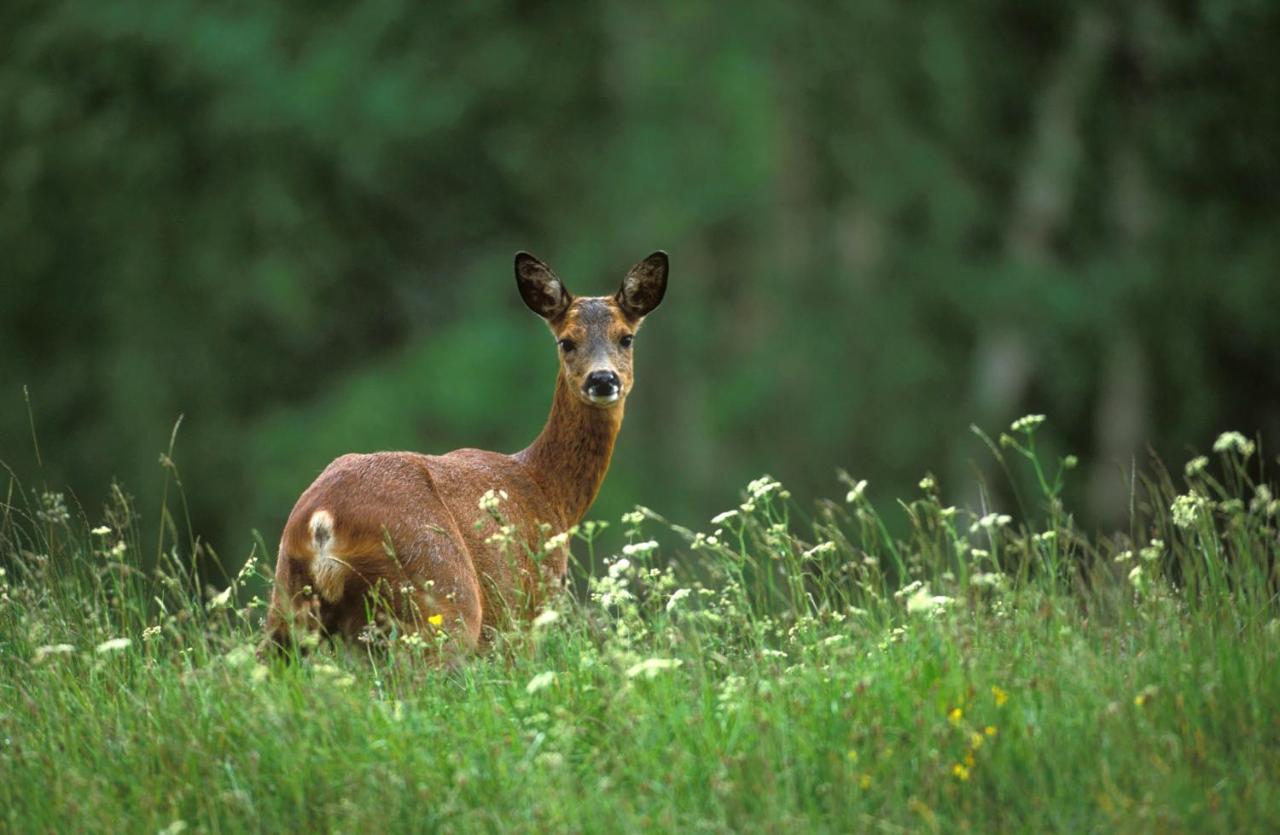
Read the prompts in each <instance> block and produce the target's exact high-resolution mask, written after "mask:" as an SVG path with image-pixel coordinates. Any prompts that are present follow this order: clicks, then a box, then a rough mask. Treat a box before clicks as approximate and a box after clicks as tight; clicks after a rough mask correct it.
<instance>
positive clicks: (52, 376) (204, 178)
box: [0, 0, 1280, 550]
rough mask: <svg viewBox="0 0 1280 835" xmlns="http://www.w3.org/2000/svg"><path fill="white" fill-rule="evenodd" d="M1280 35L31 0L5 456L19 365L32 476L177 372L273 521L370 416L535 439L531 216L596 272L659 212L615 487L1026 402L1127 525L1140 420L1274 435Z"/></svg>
mask: <svg viewBox="0 0 1280 835" xmlns="http://www.w3.org/2000/svg"><path fill="white" fill-rule="evenodd" d="M1277 42H1280V7H1277V6H1276V5H1275V4H1272V3H1268V2H1265V1H1264V0H1253V1H1252V2H1246V0H1238V1H1237V2H1227V1H1226V0H1204V1H1203V2H1192V1H1191V0H1185V1H1183V0H1179V1H1178V2H1174V0H1148V1H1147V2H1140V3H1133V4H1119V5H1116V4H1097V3H1087V2H1068V3H1057V4H1040V5H1035V4H1030V5H1029V4H1026V3H1018V2H1012V0H977V2H972V3H966V4H954V3H946V2H939V1H938V0H915V2H909V3H902V2H889V1H888V0H870V2H858V3H840V4H822V5H821V6H814V7H805V6H802V5H800V4H778V3H769V2H755V0H748V2H744V3H740V4H736V5H734V6H733V7H732V10H730V9H729V8H728V7H725V6H722V5H719V4H690V3H682V2H661V3H649V4H627V3H618V2H606V3H601V4H567V3H517V2H505V1H504V0H479V1H478V2H468V3H465V4H443V5H442V4H421V3H410V2H403V1H402V0H368V1H367V2H362V3H359V4H338V3H300V2H292V3H273V4H259V3H242V2H233V3H217V4H215V3H201V2H189V1H188V0H170V1H169V2H163V3H160V2H136V1H131V0H116V2H112V3H96V2H87V1H86V0H69V2H40V3H36V2H10V3H7V4H5V6H4V7H3V9H2V10H0V56H2V57H0V183H3V185H2V186H0V247H2V248H3V251H4V253H5V257H4V259H3V262H2V266H0V269H2V270H3V273H2V274H0V280H2V287H3V296H2V300H0V403H3V404H4V408H3V409H0V459H3V460H4V461H6V462H8V463H9V464H10V465H12V466H13V467H14V468H15V469H16V470H17V471H18V472H19V473H22V474H24V475H27V476H31V474H32V473H34V472H35V470H34V463H33V457H32V450H31V443H30V435H29V431H28V427H27V415H26V411H25V408H24V406H23V403H22V394H21V386H22V385H24V384H27V385H29V386H30V387H31V390H32V392H33V401H34V406H35V415H36V425H37V429H38V431H39V434H40V438H41V440H42V443H43V449H44V452H45V453H46V454H45V458H46V459H47V460H46V461H45V466H44V469H43V471H42V472H41V473H40V475H39V478H40V479H43V480H46V481H49V482H51V483H55V484H61V483H67V484H70V485H71V486H72V487H74V488H76V489H79V490H81V491H82V492H81V498H82V500H84V501H85V502H86V503H94V504H96V503H97V502H98V501H100V499H101V497H102V496H103V495H104V492H105V490H106V487H107V485H108V484H109V482H110V480H111V479H112V478H119V479H120V480H121V481H122V482H124V483H125V484H127V485H128V486H129V487H130V488H131V489H133V490H135V491H137V492H140V493H143V494H144V498H145V497H146V496H147V495H149V494H148V491H149V490H151V489H153V486H158V484H159V482H160V475H159V471H158V469H157V468H156V466H155V460H156V453H157V452H158V451H159V450H161V449H163V448H165V447H166V445H167V441H168V436H169V432H170V428H171V426H172V424H173V422H174V421H175V419H176V418H177V416H178V415H179V414H184V415H185V416H186V420H185V423H184V426H183V430H182V434H181V435H180V438H179V444H178V455H177V459H178V462H179V465H180V466H181V467H182V473H183V476H184V480H185V481H186V483H187V484H188V485H190V488H191V489H190V491H189V492H190V499H191V501H192V508H193V513H194V515H195V521H196V528H197V529H198V530H200V531H203V532H205V533H206V534H208V535H210V536H211V537H212V538H213V539H214V540H215V541H216V542H218V543H220V544H222V545H223V549H224V550H227V549H236V550H243V549H244V548H247V544H248V531H249V530H250V529H251V528H258V529H260V530H262V531H263V532H264V535H265V536H266V538H267V539H268V541H270V540H272V539H274V537H275V535H276V532H277V531H278V530H279V528H280V526H281V525H282V524H283V520H284V518H285V516H286V515H287V513H288V510H289V508H290V506H291V505H292V502H293V500H294V498H296V496H297V494H298V493H299V492H300V491H301V489H302V488H303V487H305V486H306V484H307V483H308V482H309V481H310V479H311V478H312V477H313V476H314V475H315V474H316V473H317V472H318V471H319V470H320V469H321V468H322V467H323V466H324V465H325V464H326V463H327V462H328V461H329V460H330V459H331V458H333V457H334V456H336V455H338V454H340V453H342V452H346V451H353V450H373V449H380V448H396V447H401V448H412V449H420V450H424V451H437V452H438V451H445V450H448V449H452V448H455V447H459V446H479V447H488V448H496V449H501V450H514V449H518V448H520V447H521V446H523V445H524V444H525V443H526V442H527V441H528V440H529V439H530V438H532V437H533V435H534V434H535V433H536V431H537V430H538V428H539V426H540V424H541V422H542V420H543V418H544V417H545V414H546V409H547V407H548V404H549V401H550V393H551V384H552V380H553V377H554V373H555V372H554V363H555V359H554V350H553V346H552V343H551V340H550V339H549V338H548V337H547V336H546V334H545V333H544V332H543V330H542V326H541V325H540V323H539V322H538V321H537V320H536V319H534V318H533V317H532V316H530V315H529V314H528V313H527V312H526V311H525V310H524V308H523V307H522V305H521V304H520V301H519V299H518V297H517V294H516V292H515V288H514V286H513V284H514V282H513V281H512V279H511V265H510V258H511V253H512V252H513V251H515V250H516V249H518V248H526V249H529V250H531V251H533V252H535V253H536V254H538V255H539V256H540V257H542V258H544V259H545V260H547V261H549V262H550V263H551V264H552V265H553V266H555V267H556V269H557V270H558V271H559V273H560V274H561V275H562V276H563V277H564V278H565V280H566V283H567V284H568V285H569V287H570V288H571V289H572V290H574V291H576V292H579V293H604V292H610V291H612V290H613V289H614V287H615V286H616V283H617V281H618V280H619V279H620V278H621V276H622V274H623V272H624V270H625V269H626V267H628V266H629V265H630V264H631V263H632V262H634V261H636V260H638V259H639V258H641V257H643V256H644V255H645V254H647V253H648V252H650V251H651V250H653V249H655V248H664V249H667V250H668V251H669V252H670V253H671V257H672V265H673V267H672V283H671V291H670V292H669V294H668V296H667V300H666V302H665V304H664V306H663V308H662V309H661V310H659V311H658V312H656V313H655V314H654V315H653V316H652V317H651V321H650V322H649V323H648V325H647V326H646V331H645V333H644V334H643V335H642V337H641V339H640V340H638V341H637V351H638V352H639V353H638V357H637V362H638V387H637V389H636V393H635V395H634V397H633V398H632V399H631V402H630V403H629V406H628V418H627V426H626V427H625V429H624V431H623V437H622V439H621V443H620V447H619V452H618V455H617V457H616V458H615V462H614V469H613V471H612V473H611V475H610V478H609V480H608V481H607V482H606V486H605V491H604V494H603V495H602V497H601V500H600V502H599V504H598V505H597V511H598V512H599V513H605V514H612V513H616V512H617V511H618V510H619V509H620V508H622V507H624V506H627V505H629V504H631V503H633V502H637V501H638V502H643V503H646V504H652V505H654V506H657V507H660V509H661V510H663V511H664V512H665V513H667V514H668V515H670V516H672V517H673V518H675V519H684V518H689V519H696V518H698V517H699V516H701V515H703V514H709V513H710V512H714V511H715V510H718V509H721V508H723V507H726V506H728V505H730V504H732V503H733V497H732V490H733V487H734V485H738V484H742V483H744V482H745V481H746V479H748V478H749V477H751V476H753V475H757V474H759V473H760V472H763V471H768V472H771V473H772V474H774V475H775V476H777V477H779V478H781V479H782V480H783V481H785V482H787V483H788V485H789V486H792V487H793V489H795V490H796V491H797V493H798V495H800V496H804V495H807V494H812V493H816V492H818V491H821V492H823V493H829V492H830V491H831V489H832V487H833V480H832V472H833V469H834V467H835V466H837V465H844V466H846V467H848V468H849V469H850V470H852V471H854V472H855V473H857V474H858V475H859V476H866V477H869V478H870V479H871V480H872V484H873V489H874V488H876V487H879V488H882V489H883V490H884V491H885V494H886V495H893V494H895V493H896V492H898V491H899V490H901V489H903V488H904V487H905V486H906V485H908V484H913V483H914V482H915V480H916V479H918V478H919V476H920V475H921V474H923V472H924V471H925V470H926V469H930V470H933V471H934V472H935V473H936V474H937V475H938V476H939V477H940V478H941V479H942V483H943V488H944V491H945V490H946V489H947V486H948V484H949V483H956V482H958V481H959V476H960V475H961V474H962V472H963V471H964V470H965V468H967V467H968V466H969V464H968V462H969V460H970V458H971V457H973V454H974V445H973V444H972V443H971V442H970V441H971V439H970V437H969V435H968V433H967V430H966V427H967V425H968V424H969V423H970V422H977V423H979V424H981V425H983V426H984V427H986V428H988V429H998V428H999V426H1000V425H1001V424H1003V423H1005V422H1007V421H1008V420H1009V419H1011V418H1013V417H1016V416H1017V415H1018V414H1021V413H1023V412H1027V411H1036V412H1045V413H1047V414H1049V415H1050V416H1051V421H1050V423H1049V424H1048V426H1047V427H1046V430H1047V431H1048V432H1049V433H1055V432H1056V433H1057V434H1056V436H1053V435H1052V434H1051V437H1054V438H1055V443H1056V445H1057V447H1059V448H1060V451H1064V452H1065V451H1072V452H1076V453H1079V454H1081V456H1082V457H1083V459H1084V460H1085V462H1086V464H1087V465H1088V468H1089V469H1088V470H1087V472H1086V473H1085V477H1084V478H1082V479H1081V480H1080V484H1079V487H1078V489H1080V490H1081V491H1083V492H1085V493H1086V494H1087V495H1086V496H1085V498H1086V500H1087V502H1088V506H1090V507H1091V508H1092V512H1093V513H1094V515H1095V517H1096V523H1097V524H1102V525H1109V524H1116V523H1117V522H1119V523H1122V522H1123V519H1124V518H1125V517H1124V514H1125V510H1126V508H1125V501H1124V496H1125V494H1124V482H1123V478H1122V476H1121V475H1120V473H1119V470H1118V468H1120V467H1124V466H1127V465H1128V464H1129V462H1130V461H1131V460H1132V458H1133V456H1135V455H1138V456H1141V455H1142V454H1143V451H1144V449H1145V444H1146V443H1147V442H1148V441H1150V442H1151V443H1152V444H1153V445H1154V448H1155V449H1156V450H1158V451H1160V452H1162V453H1164V454H1166V455H1169V456H1171V457H1172V458H1173V459H1174V462H1175V463H1176V462H1177V461H1180V456H1182V455H1183V454H1185V453H1186V452H1187V451H1188V450H1189V449H1191V448H1203V447H1204V446H1206V445H1207V444H1208V442H1209V441H1210V440H1211V438H1212V436H1213V434H1214V433H1215V432H1216V431H1218V430H1219V429H1224V428H1240V429H1243V430H1245V431H1253V430H1259V431H1260V432H1261V433H1262V437H1263V438H1264V440H1266V439H1270V441H1269V445H1268V446H1267V447H1265V448H1266V449H1273V448H1274V445H1275V443H1277V441H1280V346H1278V345H1277V341H1276V326H1275V321H1276V315H1277V313H1280V235H1277V229H1278V228H1280V226H1278V221H1280V155H1277V153H1276V149H1277V148H1280V72H1277V71H1276V69H1277V65H1276V61H1275V44H1276V43H1277ZM963 481H964V483H968V481H969V479H968V477H967V476H966V477H965V478H964V479H963ZM145 506H146V505H145V504H144V507H145Z"/></svg>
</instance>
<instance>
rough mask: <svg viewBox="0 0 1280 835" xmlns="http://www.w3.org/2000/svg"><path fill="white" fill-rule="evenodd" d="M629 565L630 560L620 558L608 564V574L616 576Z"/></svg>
mask: <svg viewBox="0 0 1280 835" xmlns="http://www.w3.org/2000/svg"><path fill="white" fill-rule="evenodd" d="M630 567H631V560H628V559H621V560H618V561H617V562H615V563H613V564H612V565H610V566H609V576H610V577H614V578H617V577H618V576H619V575H621V574H622V573H623V572H624V571H626V570H627V569H628V568H630Z"/></svg>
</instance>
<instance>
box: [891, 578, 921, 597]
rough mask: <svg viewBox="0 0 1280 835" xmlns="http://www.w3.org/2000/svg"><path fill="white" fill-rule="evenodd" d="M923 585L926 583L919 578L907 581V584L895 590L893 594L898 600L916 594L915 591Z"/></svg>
mask: <svg viewBox="0 0 1280 835" xmlns="http://www.w3.org/2000/svg"><path fill="white" fill-rule="evenodd" d="M922 586H924V583H922V582H920V581H919V580H912V581H911V582H910V583H907V584H906V585H905V586H903V587H902V588H900V589H898V590H897V591H895V592H894V593H893V596H894V597H895V598H897V599H898V600H901V599H902V598H904V597H907V596H908V595H912V594H915V592H916V591H917V590H918V589H920V588H921V587H922Z"/></svg>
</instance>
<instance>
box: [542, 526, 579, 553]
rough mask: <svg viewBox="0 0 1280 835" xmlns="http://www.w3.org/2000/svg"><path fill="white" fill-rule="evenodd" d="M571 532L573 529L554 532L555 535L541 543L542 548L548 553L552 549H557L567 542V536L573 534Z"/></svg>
mask: <svg viewBox="0 0 1280 835" xmlns="http://www.w3.org/2000/svg"><path fill="white" fill-rule="evenodd" d="M573 534H574V531H572V530H569V531H564V532H563V533H558V534H556V535H555V536H553V537H551V538H550V539H548V540H547V541H546V542H544V543H542V550H544V551H546V552H547V553H548V554H550V553H552V552H553V551H558V550H559V549H561V548H563V547H565V546H566V545H568V544H569V538H570V537H571V536H573Z"/></svg>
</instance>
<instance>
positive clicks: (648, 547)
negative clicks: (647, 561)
mask: <svg viewBox="0 0 1280 835" xmlns="http://www.w3.org/2000/svg"><path fill="white" fill-rule="evenodd" d="M657 547H658V543H657V542H656V541H655V540H652V539H650V540H647V541H645V542H632V543H630V544H628V545H623V546H622V553H624V554H626V555H627V556H628V557H634V556H636V555H637V554H647V553H649V552H650V551H653V550H655V549H656V548H657Z"/></svg>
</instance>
